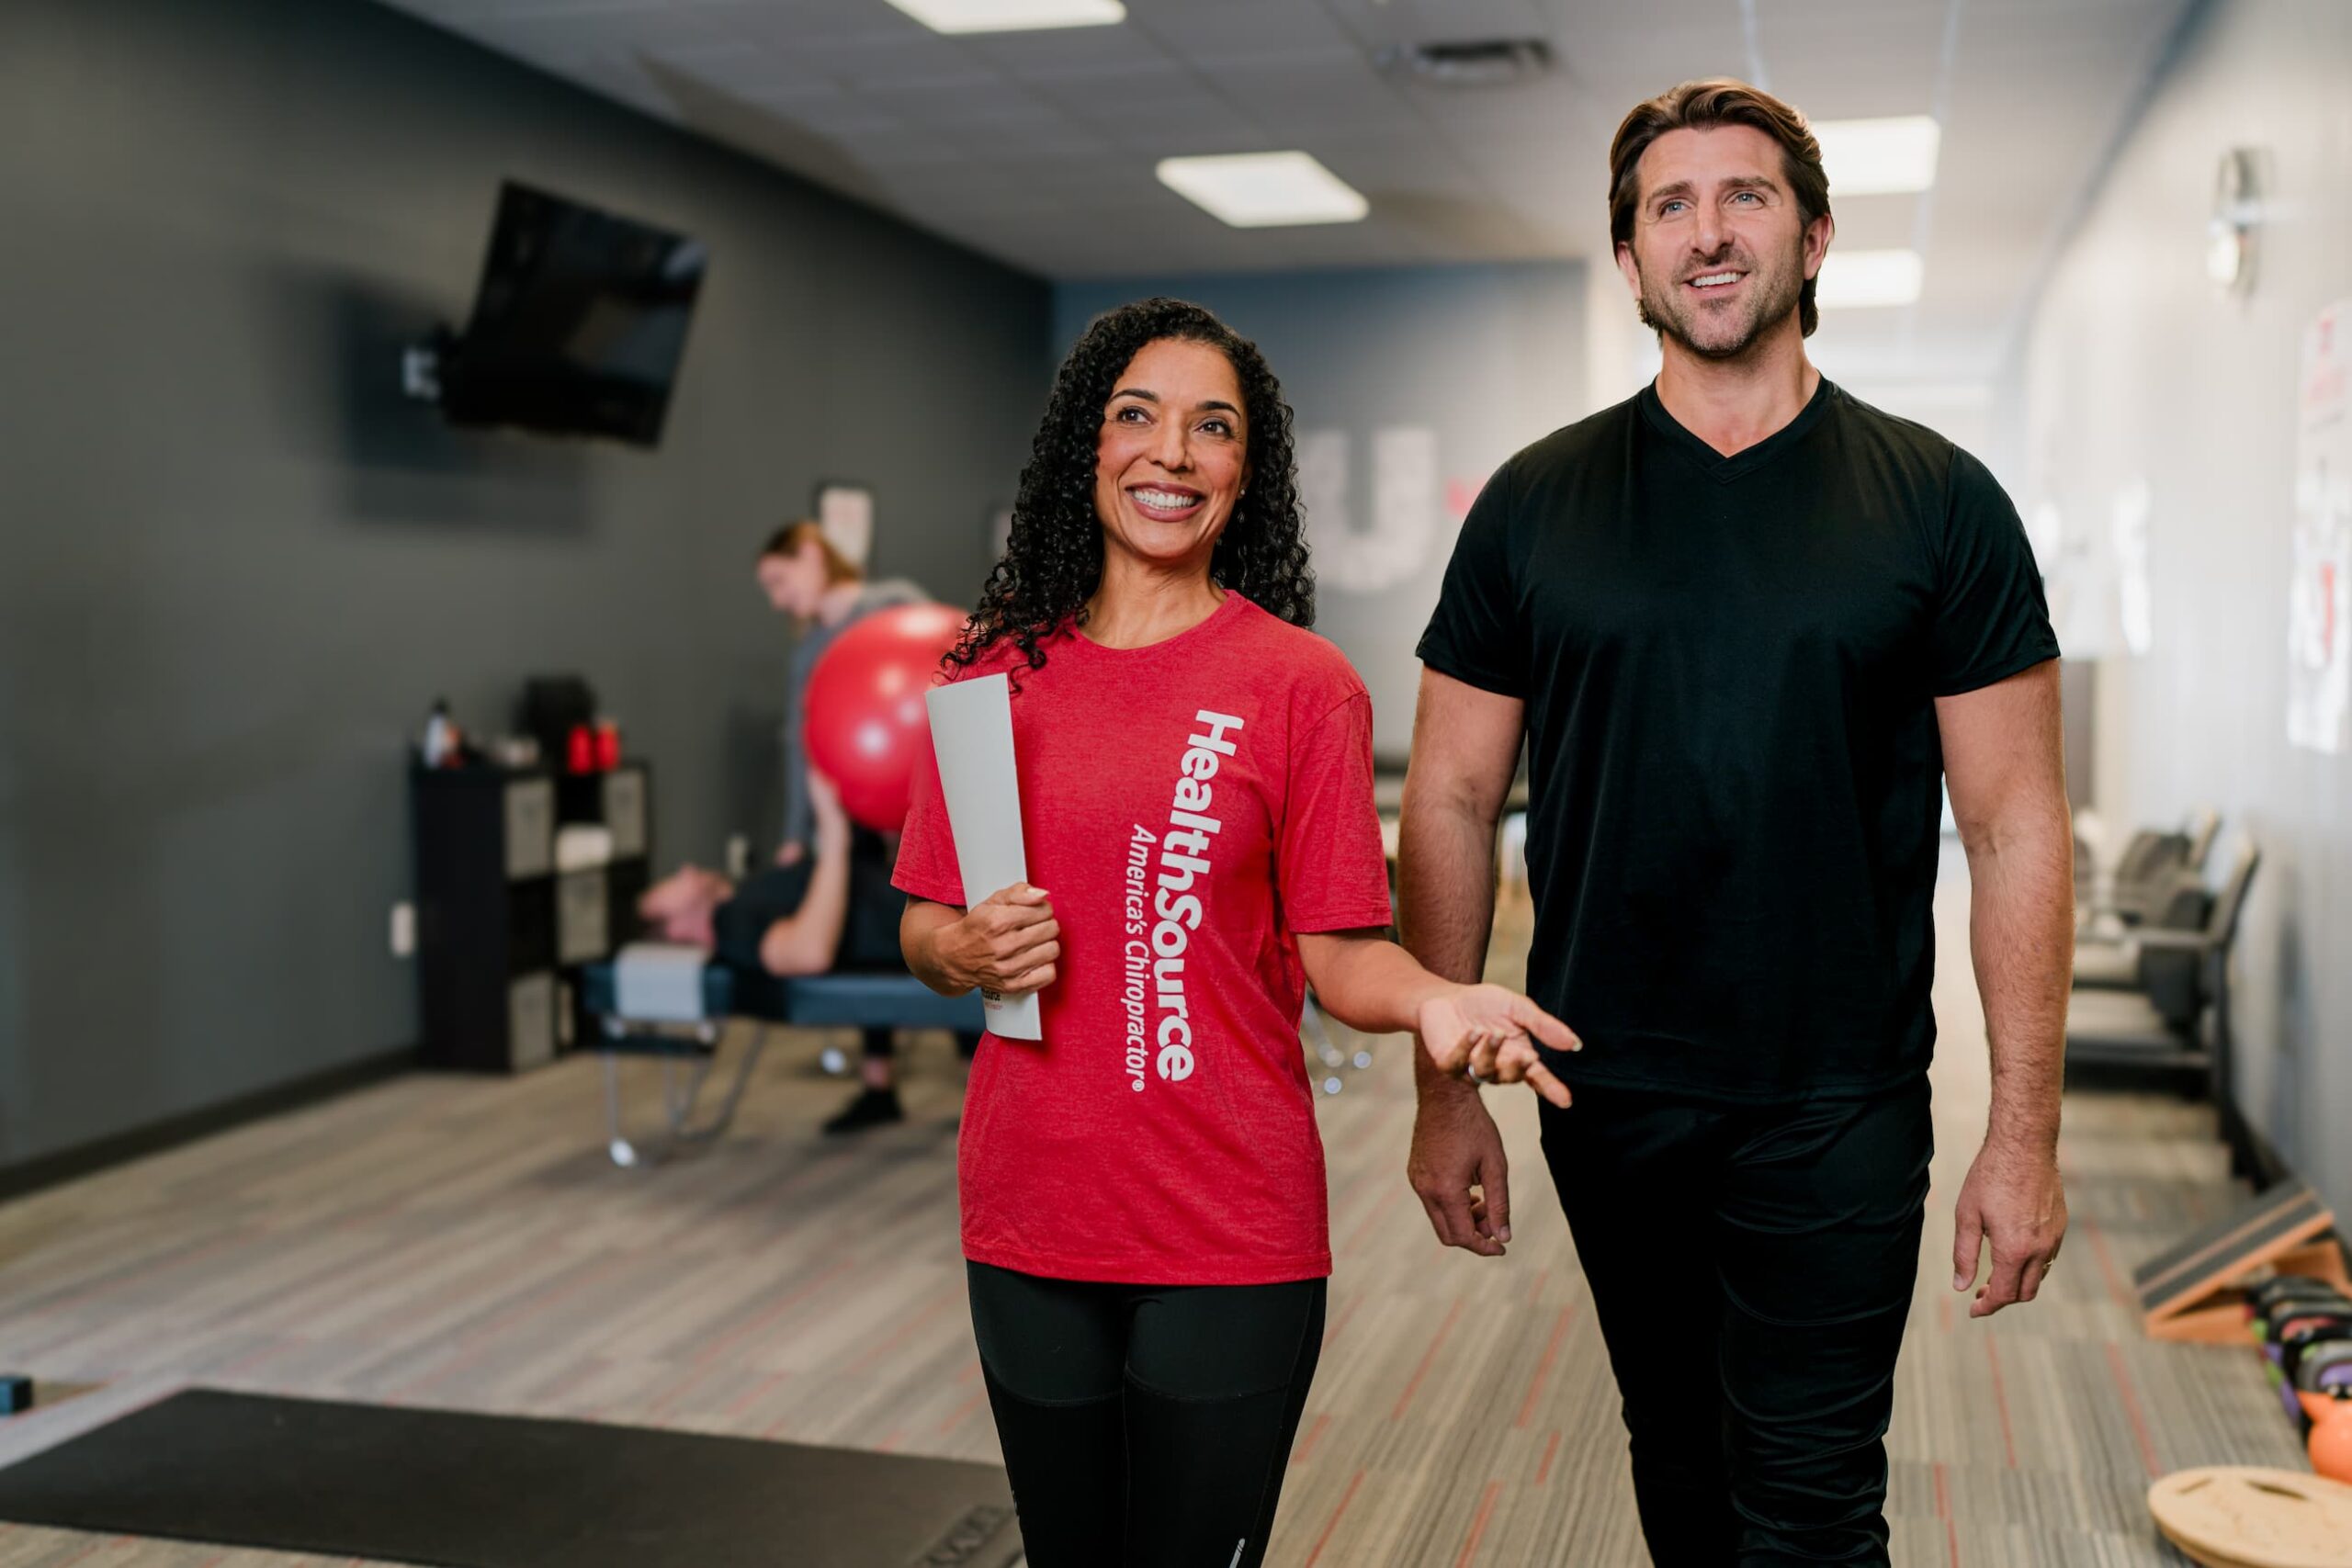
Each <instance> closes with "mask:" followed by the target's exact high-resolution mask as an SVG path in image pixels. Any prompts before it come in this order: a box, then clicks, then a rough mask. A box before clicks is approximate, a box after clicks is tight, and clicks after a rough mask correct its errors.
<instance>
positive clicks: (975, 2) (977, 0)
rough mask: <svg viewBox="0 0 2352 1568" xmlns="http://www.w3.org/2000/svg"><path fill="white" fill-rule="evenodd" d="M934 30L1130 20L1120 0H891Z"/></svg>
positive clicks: (1064, 25) (1007, 30) (1101, 24)
mask: <svg viewBox="0 0 2352 1568" xmlns="http://www.w3.org/2000/svg"><path fill="white" fill-rule="evenodd" d="M890 4H891V5H893V6H897V7H898V8H899V10H901V11H904V12H905V13H906V14H907V15H908V16H910V17H913V18H914V19H915V20H916V21H918V22H921V23H922V25H923V26H924V27H927V28H931V29H932V30H933V32H942V33H1017V32H1030V31H1035V30H1036V29H1039V28H1099V27H1104V26H1107V25H1108V24H1110V23H1113V22H1124V21H1125V20H1126V19H1127V8H1126V6H1123V5H1121V4H1120V3H1119V0H890Z"/></svg>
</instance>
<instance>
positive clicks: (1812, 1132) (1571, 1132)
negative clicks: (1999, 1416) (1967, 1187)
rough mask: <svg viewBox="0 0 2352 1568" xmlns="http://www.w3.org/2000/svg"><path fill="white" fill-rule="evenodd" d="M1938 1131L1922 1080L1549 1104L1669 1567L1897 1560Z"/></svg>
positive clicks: (1548, 1117) (1559, 1166) (1638, 1482)
mask: <svg viewBox="0 0 2352 1568" xmlns="http://www.w3.org/2000/svg"><path fill="white" fill-rule="evenodd" d="M1932 1139H1933V1134H1932V1130H1931V1128H1930V1125H1929V1122H1928V1085H1927V1082H1926V1080H1925V1079H1921V1080H1919V1081H1918V1082H1917V1084H1916V1085H1905V1086H1902V1087H1901V1088H1899V1089H1894V1090H1892V1091H1889V1092H1887V1093H1884V1094H1883V1095H1880V1096H1877V1097H1875V1098H1872V1099H1869V1100H1838V1101H1823V1102H1819V1103H1814V1104H1803V1105H1781V1106H1769V1107H1727V1106H1720V1105H1704V1104H1697V1103H1693V1102H1691V1101H1689V1100H1679V1099H1675V1098H1671V1097H1668V1096H1662V1095H1657V1094H1649V1093H1636V1092H1634V1091H1630V1090H1624V1089H1605V1088H1596V1087H1580V1088H1578V1089H1577V1091H1576V1105H1575V1106H1574V1108H1572V1109H1570V1110H1567V1111H1557V1110H1555V1109H1554V1108H1552V1107H1551V1106H1549V1105H1546V1106H1545V1107H1544V1159H1545V1161H1546V1162H1547V1163H1548V1164H1549V1165H1550V1166H1551V1168H1552V1179H1553V1180H1554V1182H1555V1184H1556V1185H1557V1186H1558V1188H1559V1191H1560V1202H1561V1206H1562V1207H1563V1208H1565V1209H1566V1211H1567V1216H1568V1225H1569V1228H1570V1230H1571V1231H1573V1232H1574V1234H1575V1237H1576V1245H1577V1257H1578V1258H1579V1259H1580V1260H1581V1261H1582V1263H1583V1265H1584V1271H1585V1277H1586V1278H1587V1279H1588V1280H1590V1281H1591V1284H1592V1297H1593V1305H1594V1307H1595V1309H1596V1311H1597V1312H1598V1313H1599V1314H1600V1329H1601V1334H1602V1337H1604V1338H1605V1339H1606V1340H1607V1341H1608V1344H1609V1360H1610V1365H1611V1367H1612V1368H1613V1369H1614V1371H1616V1374H1617V1389H1618V1393H1620V1394H1621V1395H1622V1396H1623V1401H1624V1413H1625V1426H1626V1427H1627V1429H1628V1431H1629V1432H1630V1433H1631V1434H1632V1437H1633V1458H1634V1495H1635V1497H1636V1500H1637V1501H1638V1503H1639V1505H1640V1508H1641V1516H1642V1533H1643V1534H1644V1535H1645V1536H1646V1537H1647V1538H1648V1540H1649V1548H1650V1556H1651V1558H1652V1560H1653V1561H1654V1562H1656V1563H1657V1568H1781V1565H1783V1564H1792V1563H1814V1562H1838V1563H1860V1564H1875V1565H1879V1568H1883V1565H1884V1564H1885V1563H1886V1562H1887V1544H1886V1543H1887V1529H1886V1520H1885V1518H1884V1516H1883V1507H1884V1505H1885V1501H1886V1448H1885V1443H1884V1438H1885V1436H1886V1427H1887V1422H1888V1418H1889V1416H1890V1415H1891V1413H1892V1412H1893V1410H1894V1359H1895V1355H1896V1352H1897V1351H1898V1350H1900V1349H1901V1348H1902V1344H1903V1327H1904V1322H1905V1318H1906V1317H1907V1315H1908V1314H1909V1310H1910V1304H1911V1292H1912V1285H1913V1281H1914V1278H1915V1276H1916V1275H1917V1269H1918V1262H1919V1232H1920V1224H1921V1218H1922V1215H1923V1214H1924V1213H1925V1209H1926V1203H1927V1195H1928V1156H1929V1154H1930V1153H1931V1150H1932Z"/></svg>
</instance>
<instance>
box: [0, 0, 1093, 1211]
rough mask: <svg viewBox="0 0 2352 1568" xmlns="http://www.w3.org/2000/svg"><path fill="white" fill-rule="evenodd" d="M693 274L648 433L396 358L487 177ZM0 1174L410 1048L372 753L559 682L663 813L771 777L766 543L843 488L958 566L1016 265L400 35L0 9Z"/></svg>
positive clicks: (71, 5) (710, 836)
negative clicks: (623, 218)
mask: <svg viewBox="0 0 2352 1568" xmlns="http://www.w3.org/2000/svg"><path fill="white" fill-rule="evenodd" d="M503 175H515V176H517V177H520V178H524V179H526V180H530V181H533V182H536V183H539V184H542V185H544V186H548V187H549V188H552V189H554V190H557V191H560V192H562V193H565V194H568V195H572V196H575V197H580V198H582V199H585V200H589V201H592V202H595V203H598V204H601V205H605V206H609V207H611V208H613V209H617V210H620V211H623V212H626V213H629V214H632V215H635V216H639V217H642V218H645V219H648V220H653V221H656V222H660V223H663V224H666V225H670V226H673V227H675V228H678V229H682V230H684V231H687V232H690V233H692V234H694V235H695V236H697V237H698V238H700V239H702V240H704V241H705V242H707V243H708V245H709V247H710V249H711V252H712V254H713V257H714V261H713V265H712V271H711V274H710V276H709V281H708V284H707V288H706V291H705V293H704V296H703V300H702V304H701V308H700V310H699V312H698V314H697V318H696V320H695V324H694V330H693V335H692V338H691V341H690V343H689V344H688V348H687V352H686V355H685V360H684V373H683V378H682V379H681V381H680V383H679V386H678V389H677V396H676V399H675V400H674V402H673V406H672V410H671V416H670V428H669V432H668V434H667V437H666V439H665V441H664V443H663V445H662V447H661V449H660V450H659V451H657V452H644V451H640V450H637V449H633V448H625V447H619V446H604V445H587V444H581V443H569V442H561V441H550V440H546V439H539V438H533V437H526V436H522V435H516V434H453V433H451V432H448V431H447V430H445V429H443V428H441V427H440V426H439V425H438V424H437V423H436V421H435V417H434V416H433V415H432V414H431V412H429V411H426V410H423V409H421V408H417V407H414V406H413V405H408V404H404V403H402V402H401V400H399V399H398V398H397V397H396V396H395V395H394V392H393V390H392V389H393V386H394V383H395V379H396V370H395V359H396V349H397V345H398V344H400V342H401V340H402V339H403V338H404V337H406V336H407V335H409V334H410V333H413V332H415V331H417V330H418V329H421V328H424V327H427V326H430V325H432V324H435V323H436V322H441V321H461V320H462V317H463V314H464V311H465V310H466V308H467V305H468V303H469V299H470V297H471V293H472V288H473V284H474V280H475V277H476V274H477V272H478V269H479V267H480V265H481V252H482V246H483V243H484V241H485V239H486V237H487V234H488V229H489V222H490V217H491V211H492V202H493V199H494V193H495V190H496V187H497V184H498V181H499V179H500V178H501V176H503ZM0 211H5V213H6V219H5V220H0V277H5V278H6V286H7V309H6V317H7V321H8V330H7V333H6V351H5V353H0V475H5V479H0V512H5V522H0V1165H5V1164H11V1163H17V1162H21V1161H24V1160H27V1159H30V1158H33V1157H36V1156H41V1155H44V1154H48V1153H51V1152H52V1151H57V1150H62V1149H65V1148H69V1147H71V1146H73V1145H78V1144H82V1143H84V1142H85V1141H88V1140H93V1139H97V1138H100V1137H103V1136H106V1135H108V1134H116V1133H119V1132H122V1131H124V1130H127V1129H135V1128H138V1127H141V1126H142V1125H145V1124H149V1123H152V1122H155V1121H157V1120H159V1119H162V1118H166V1117H170V1116H173V1115H175V1114H178V1113H182V1112H187V1111H194V1110H198V1109H200V1108H203V1107H206V1106H209V1105H213V1104H217V1103H220V1102H222V1101H225V1100H231V1099H232V1098H235V1097H238V1096H241V1095H243V1094H246V1093H249V1092H253V1091H256V1090H260V1089H266V1088H269V1087H272V1086H276V1085H279V1084H282V1083H285V1082H287V1081H289V1080H297V1079H300V1078H302V1077H307V1076H310V1075H311V1074H314V1073H317V1072H320V1071H322V1070H325V1069H331V1068H334V1067H335V1066H338V1065H342V1064H347V1063H350V1062H353V1061H355V1060H358V1059H364V1058H366V1057H368V1056H370V1055H376V1054H379V1053H383V1052H386V1051H388V1050H391V1049H396V1048H398V1047H401V1046H403V1045H406V1044H410V1043H413V1041H414V1030H415V1023H414V1004H413V976H412V974H411V971H410V969H409V967H408V966H407V965H406V964H402V963H400V962H397V961H395V960H394V959H392V958H391V957H390V954H389V952H388V948H387V940H386V920H387V911H388V908H389V907H390V905H391V903H392V902H393V901H394V900H395V899H396V898H399V897H403V896H404V895H405V893H406V891H407V888H408V885H409V869H408V843H407V834H406V827H405V794H404V789H403V783H402V776H401V767H402V762H401V756H402V751H401V748H402V745H403V743H404V741H405V740H406V739H408V737H409V736H410V735H411V734H412V733H413V731H414V730H415V729H416V728H417V727H418V726H419V725H420V724H421V722H422V720H423V717H424V713H425V711H426V708H427V706H428V705H429V704H430V703H431V702H432V700H433V699H434V698H435V696H436V695H444V694H446V695H447V697H448V698H449V699H450V700H451V702H452V703H453V705H455V708H456V711H457V713H458V716H459V718H460V719H461V720H463V721H465V722H467V723H469V724H470V725H471V726H473V727H475V728H477V729H482V728H492V727H495V726H498V725H501V724H503V722H504V721H505V720H506V719H507V718H508V716H509V715H510V711H511V703H512V700H513V696H514V694H515V690H516V689H517V687H518V686H519V683H520V682H521V680H522V678H523V677H524V676H525V675H526V674H529V673H532V672H536V671H562V670H578V671H582V672H584V673H586V674H587V675H588V676H589V677H590V679H591V680H592V681H593V682H594V683H595V684H596V686H597V688H598V690H599V693H600V694H601V695H602V697H603V699H604V703H605V706H606V707H607V708H608V709H609V710H610V711H611V712H613V713H614V714H616V715H617V716H619V717H620V718H621V719H622V721H623V722H624V724H625V726H626V728H627V732H628V737H629V739H630V740H631V741H632V743H633V745H634V747H635V749H637V750H639V751H641V752H642V753H643V754H645V755H647V756H649V757H650V758H651V759H652V761H653V762H654V765H655V767H656V770H657V775H656V784H657V790H656V793H657V796H658V800H659V807H658V816H657V824H656V828H657V835H658V842H659V845H660V847H661V848H662V851H663V852H664V853H665V854H666V855H669V856H677V855H682V854H693V855H697V856H702V857H706V858H707V857H709V856H712V855H715V854H716V853H717V852H718V846H719V844H720V842H721V840H723V837H724V835H725V834H726V832H727V831H728V830H729V829H731V828H734V827H737V826H743V827H765V826H766V825H767V823H768V820H769V818H770V817H771V815H772V812H773V791H772V787H771V780H772V774H771V773H770V772H769V769H770V767H771V763H770V757H771V755H772V753H771V750H770V748H771V745H772V741H773V734H774V728H773V727H774V724H775V713H776V702H777V695H778V686H779V683H780V680H781V671H782V666H783V659H784V654H785V649H786V631H785V628H784V626H782V624H781V623H780V622H779V621H778V620H777V619H776V618H775V617H774V616H773V615H770V614H768V613H767V612H766V610H765V607H764V605H763V604H761V603H760V602H759V601H758V600H757V599H756V598H755V596H754V594H753V592H752V588H751V586H750V581H749V578H750V573H749V565H750V561H749V556H750V552H751V551H752V548H753V547H754V545H755V542H756V540H757V538H758V537H759V536H761V535H762V534H763V533H764V531H765V530H766V529H767V528H768V527H770V526H772V525H774V524H775V522H777V521H779V520H781V519H782V518H783V517H785V516H787V515H790V514H793V513H797V512H800V511H803V510H805V509H806V507H807V506H808V504H809V497H810V493H811V489H812V486H813V485H814V483H815V482H816V481H817V480H818V479H820V478H847V479H862V480H865V481H867V482H869V483H871V484H872V485H873V487H874V489H875V491H876V494H877V498H878V511H877V518H878V522H877V529H876V566H877V568H878V569H879V570H883V571H886V572H902V573H906V574H909V575H912V576H914V577H916V578H918V579H920V580H922V581H924V582H926V583H927V584H929V585H930V586H931V587H932V589H933V591H934V592H938V593H940V594H942V595H944V596H946V597H949V598H952V599H955V600H957V601H959V602H961V601H967V600H968V599H969V597H970V595H971V594H972V592H974V590H975V588H976V587H977V584H978V577H979V575H980V573H981V570H982V569H983V566H984V564H985V563H984V559H983V557H984V555H985V551H986V543H985V541H986V537H987V519H988V516H989V511H990V510H991V508H992V507H993V506H995V505H997V504H1001V503H1003V502H1009V501H1010V499H1011V493H1012V482H1013V479H1014V478H1015V476H1016V474H1017V472H1018V469H1019V465H1020V462H1021V460H1022V457H1023V454H1024V452H1025V450H1026V441H1027V434H1028V430H1029V427H1030V424H1031V423H1032V422H1033V420H1034V418H1035V412H1036V409H1037V407H1038V406H1039V404H1040V402H1041V400H1042V397H1043V393H1044V389H1045V381H1044V378H1043V371H1042V367H1041V366H1040V363H1039V360H1040V355H1039V349H1038V345H1039V344H1040V342H1041V341H1042V339H1043V338H1044V336H1045V334H1046V330H1047V321H1048V320H1049V315H1048V311H1049V308H1050V299H1049V294H1048V291H1047V289H1046V286H1045V285H1044V284H1043V283H1041V282H1039V281H1037V280H1035V279H1032V278H1030V277H1027V276H1023V275H1020V274H1016V273H1013V272H1012V271H1009V270H1007V269H1005V268H1003V267H1001V266H998V265H994V264H992V263H989V262H987V261H984V260H981V259H979V258H978V257H975V256H973V255H971V254H967V253H964V252H960V251H958V250H956V249H955V248H953V247H951V246H948V245H946V244H944V243H939V242H936V241H933V240H931V239H928V238H925V237H922V236H920V235H918V234H916V233H915V232H913V231H910V230H909V229H907V228H905V227H904V226H902V225H900V224H898V223H895V222H893V221H891V220H888V219H886V218H883V217H881V216H879V215H877V214H875V213H872V212H869V211H866V210H864V209H858V208H855V207H854V206H851V205H849V204H846V203H844V202H842V201H841V200H838V199H836V198H834V197H830V196H827V195H824V194H820V193H819V192H817V191H815V190H814V189H813V188H811V187H809V186H804V185H802V184H800V183H798V182H797V181H794V180H792V179H789V178H787V177H786V176H784V175H779V174H775V173H774V172H771V171H768V170H765V169H763V168H761V167H759V166H757V165H755V164H752V163H750V162H748V161H746V160H744V159H742V158H740V157H738V156H735V155H733V154H730V153H727V152H720V151H718V150H716V149H714V148H712V147H710V146H707V145H706V144H704V143H701V142H699V141H695V140H694V139H692V138H689V137H687V136H684V135H683V134H680V133H678V132H675V131H673V130H668V129H665V128H662V127H661V126H659V125H657V124H655V123H654V122H652V121H650V120H647V119H644V118H639V117H638V116H636V115H634V114H632V113H630V112H629V111H627V110H624V109H621V108H618V107H613V106H610V105H607V104H605V103H603V102H601V101H599V100H597V99H594V98H593V97H590V96H586V95H584V94H582V93H581V92H579V91H577V90H575V89H571V88H569V87H566V86H563V85H560V84H558V83H556V82H554V81H552V80H550V79H548V78H547V77H544V76H541V75H538V74H537V73H533V72H531V71H529V70H527V69H526V68H525V67H522V66H520V65H516V64H514V63H511V62H505V61H503V60H501V59H499V58H497V57H495V56H492V55H490V54H488V53H485V52H482V51H478V50H476V49H475V48H473V47H472V46H470V45H468V44H465V43H462V42H459V41H458V40H456V39H452V38H450V37H448V36H447V35H445V34H442V33H439V32H437V31H435V30H434V29H432V28H428V27H426V26H424V25H423V24H421V23H418V22H416V21H413V20H411V19H408V18H406V17H401V16H399V15H397V14H394V13H391V12H390V11H386V10H379V9H378V8H375V7H373V6H364V5H360V4H356V3H329V0H208V3H203V4H194V3H190V0H145V3H140V0H11V3H10V4H9V5H8V6H7V7H6V21H5V35H4V36H0Z"/></svg>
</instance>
